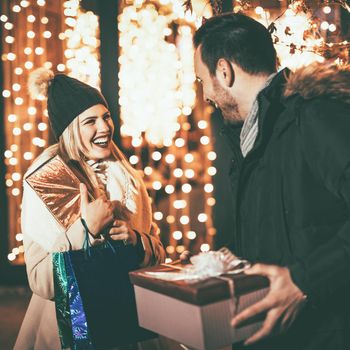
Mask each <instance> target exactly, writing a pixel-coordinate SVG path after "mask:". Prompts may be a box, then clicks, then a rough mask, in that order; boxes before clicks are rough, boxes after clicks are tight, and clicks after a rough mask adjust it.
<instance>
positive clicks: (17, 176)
mask: <svg viewBox="0 0 350 350" xmlns="http://www.w3.org/2000/svg"><path fill="white" fill-rule="evenodd" d="M21 178H22V176H21V174H20V173H13V174H12V180H13V181H19V180H20V179H21Z"/></svg>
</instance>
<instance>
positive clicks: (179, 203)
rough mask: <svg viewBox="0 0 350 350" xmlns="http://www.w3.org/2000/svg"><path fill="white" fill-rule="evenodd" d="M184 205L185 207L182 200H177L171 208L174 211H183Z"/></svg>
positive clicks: (184, 202)
mask: <svg viewBox="0 0 350 350" xmlns="http://www.w3.org/2000/svg"><path fill="white" fill-rule="evenodd" d="M186 205H187V203H186V201H185V200H184V199H177V200H176V201H174V203H173V206H174V208H175V209H184V208H186Z"/></svg>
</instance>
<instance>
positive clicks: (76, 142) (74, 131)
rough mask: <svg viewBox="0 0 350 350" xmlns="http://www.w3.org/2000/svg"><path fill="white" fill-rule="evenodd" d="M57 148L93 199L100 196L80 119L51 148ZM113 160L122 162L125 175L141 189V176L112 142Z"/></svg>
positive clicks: (70, 125) (74, 121)
mask: <svg viewBox="0 0 350 350" xmlns="http://www.w3.org/2000/svg"><path fill="white" fill-rule="evenodd" d="M51 147H52V148H53V149H54V147H55V148H56V151H57V153H56V154H58V155H60V156H61V157H62V159H63V160H64V161H65V162H66V163H67V164H68V166H69V167H70V168H71V169H72V171H73V172H74V173H75V174H76V175H77V177H78V178H79V180H80V181H82V182H83V183H85V184H86V186H87V188H88V192H89V194H90V195H91V196H92V197H93V198H97V197H98V196H99V184H98V181H97V177H96V175H95V172H94V171H93V170H92V169H91V167H90V166H89V165H88V164H87V162H86V161H87V160H88V159H89V158H88V156H87V149H86V148H85V147H84V145H83V143H82V139H81V135H80V126H79V118H75V119H74V120H73V121H72V122H71V123H70V124H69V125H68V127H67V128H66V129H65V130H64V131H63V133H62V135H61V136H60V138H59V141H58V144H57V145H54V146H51ZM111 153H112V157H111V158H112V160H118V161H120V162H121V166H123V168H124V170H125V173H126V174H127V176H129V180H130V181H132V183H133V184H134V186H135V187H136V189H138V187H139V174H138V172H137V171H136V170H135V169H134V168H133V167H132V166H131V165H130V164H129V162H128V161H127V160H126V158H125V156H124V154H123V153H122V151H121V150H120V149H119V148H118V147H117V145H116V144H115V143H114V142H113V141H112V144H111Z"/></svg>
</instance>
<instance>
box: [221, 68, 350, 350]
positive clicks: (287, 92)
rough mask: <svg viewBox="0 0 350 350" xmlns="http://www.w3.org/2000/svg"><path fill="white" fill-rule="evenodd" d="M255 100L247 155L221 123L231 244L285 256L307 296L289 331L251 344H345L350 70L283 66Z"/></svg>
mask: <svg viewBox="0 0 350 350" xmlns="http://www.w3.org/2000/svg"><path fill="white" fill-rule="evenodd" d="M289 75H290V76H289ZM288 76H289V78H288ZM258 101H259V115H258V125H259V132H258V137H257V139H256V142H255V145H254V148H253V149H252V150H251V151H250V152H249V153H248V155H247V156H246V158H243V157H242V154H241V151H240V147H239V135H240V130H241V129H240V128H237V127H234V126H231V127H226V131H225V133H226V135H227V137H228V139H229V143H230V146H231V148H232V151H233V154H234V159H233V164H232V168H231V172H230V179H231V183H232V190H233V193H234V207H233V215H234V222H235V230H234V243H233V247H234V251H235V253H236V254H237V255H239V256H242V257H244V258H247V259H249V260H251V261H252V262H263V263H268V264H276V265H280V266H287V267H288V268H289V269H290V271H291V275H292V279H293V281H294V283H295V284H296V285H297V286H298V287H299V288H300V289H301V290H302V291H303V292H304V293H305V294H307V296H308V300H309V301H308V303H307V306H306V307H305V309H304V310H303V312H302V313H301V314H300V316H299V317H298V319H297V320H296V321H295V323H294V325H293V327H291V328H290V330H289V331H288V332H287V333H286V334H284V335H281V336H278V337H273V338H271V339H268V340H265V341H263V342H261V343H260V344H257V345H256V346H255V347H252V349H254V348H256V349H266V350H275V349H276V350H277V349H278V350H284V349H291V350H292V349H293V350H294V349H295V350H297V349H298V350H301V349H315V350H316V349H320V350H321V349H322V350H328V349H337V350H340V349H341V350H349V349H350V71H349V70H347V69H339V68H336V67H329V66H321V65H312V66H310V67H308V68H305V69H302V70H300V71H298V72H296V73H295V74H293V75H291V74H290V72H289V71H288V70H283V71H281V72H280V73H278V75H277V76H276V77H275V78H274V79H273V81H272V83H271V84H270V85H269V86H268V87H267V88H265V89H264V90H263V91H261V92H260V93H259V95H258ZM237 349H238V348H237ZM248 349H249V348H248Z"/></svg>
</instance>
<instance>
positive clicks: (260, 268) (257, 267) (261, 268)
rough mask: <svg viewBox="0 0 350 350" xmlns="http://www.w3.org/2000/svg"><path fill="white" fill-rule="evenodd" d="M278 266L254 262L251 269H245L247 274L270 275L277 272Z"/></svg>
mask: <svg viewBox="0 0 350 350" xmlns="http://www.w3.org/2000/svg"><path fill="white" fill-rule="evenodd" d="M275 270H276V268H275V267H274V266H271V265H265V264H254V265H253V266H252V267H250V268H249V269H246V270H245V271H244V273H245V274H247V275H262V276H265V277H270V276H271V275H272V274H275V273H276V271H275Z"/></svg>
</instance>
